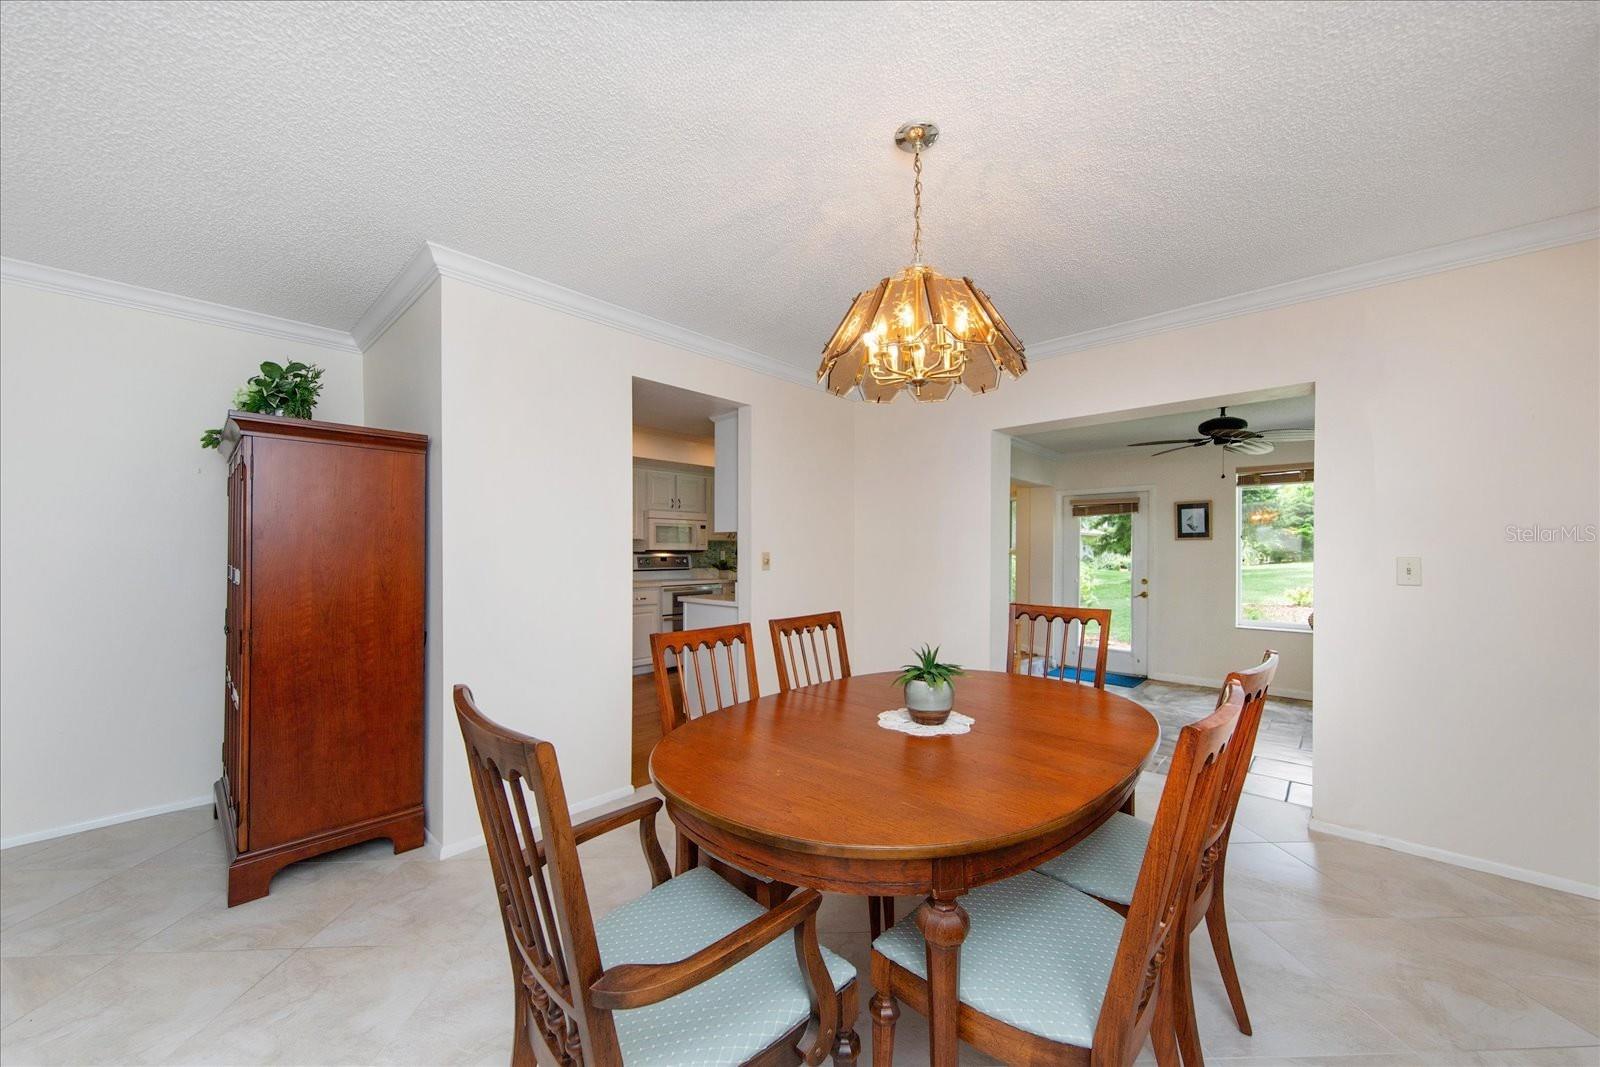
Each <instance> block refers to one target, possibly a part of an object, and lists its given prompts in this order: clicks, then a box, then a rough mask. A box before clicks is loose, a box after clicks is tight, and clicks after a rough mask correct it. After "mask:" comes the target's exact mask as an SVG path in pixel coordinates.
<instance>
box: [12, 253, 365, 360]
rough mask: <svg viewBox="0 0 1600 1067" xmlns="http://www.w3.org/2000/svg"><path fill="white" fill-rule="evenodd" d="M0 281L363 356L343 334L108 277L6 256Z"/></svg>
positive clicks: (348, 336)
mask: <svg viewBox="0 0 1600 1067" xmlns="http://www.w3.org/2000/svg"><path fill="white" fill-rule="evenodd" d="M0 280H3V281H7V282H14V283H16V284H17V285H26V286H29V287H31V288H34V289H43V290H45V291H46V292H51V293H65V294H66V295H68V296H81V297H87V298H88V299H90V300H100V301H103V302H105V303H107V304H116V305H117V306H119V307H127V308H136V309H138V310H140V311H153V312H156V313H157V314H160V315H173V316H176V317H177V318H180V319H191V320H193V321H195V322H204V323H209V324H210V325H212V326H227V327H229V328H231V329H235V330H246V331H248V332H250V333H259V334H264V335H265V336H267V337H277V338H281V339H282V340H285V341H299V342H301V343H302V344H308V345H320V346H322V347H323V348H334V349H338V350H339V351H341V352H354V353H360V351H361V349H359V348H357V347H356V342H355V339H354V338H353V337H351V336H350V334H349V333H347V332H345V331H344V330H335V329H331V328H329V327H327V326H314V325H312V324H311V323H309V322H298V321H296V320H294V319H284V318H279V317H278V316H276V315H263V314H262V313H261V312H259V311H248V310H246V309H245V308H237V307H232V306H230V305H228V304H215V303H212V302H211V301H209V300H196V299H195V298H194V297H189V296H179V295H178V294H177V293H168V292H163V291H162V290H160V289H146V288H144V287H143V286H138V285H129V284H127V283H126V282H115V281H112V280H111V279H109V278H97V277H95V276H94V275H92V274H79V273H78V272H77V271H71V270H62V269H61V268H59V267H46V266H44V265H43V264H41V263H29V262H27V261H26V260H21V259H12V258H10V257H9V256H7V257H4V258H0Z"/></svg>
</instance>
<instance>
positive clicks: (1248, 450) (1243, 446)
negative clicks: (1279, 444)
mask: <svg viewBox="0 0 1600 1067" xmlns="http://www.w3.org/2000/svg"><path fill="white" fill-rule="evenodd" d="M1222 447H1223V448H1225V449H1226V450H1228V451H1229V452H1233V453H1236V454H1238V455H1241V456H1264V455H1266V454H1267V453H1268V452H1271V451H1272V449H1273V445H1272V442H1271V441H1263V440H1261V438H1259V437H1242V438H1239V439H1238V440H1235V441H1229V442H1228V443H1227V444H1225V445H1223V446H1222Z"/></svg>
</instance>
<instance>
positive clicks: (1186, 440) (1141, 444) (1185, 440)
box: [1128, 437, 1211, 448]
mask: <svg viewBox="0 0 1600 1067" xmlns="http://www.w3.org/2000/svg"><path fill="white" fill-rule="evenodd" d="M1210 440H1211V438H1209V437H1174V438H1173V439H1172V440H1170V441H1135V442H1134V443H1133V444H1131V445H1129V446H1128V447H1129V448H1145V447H1147V446H1149V445H1203V444H1205V443H1206V442H1207V441H1210Z"/></svg>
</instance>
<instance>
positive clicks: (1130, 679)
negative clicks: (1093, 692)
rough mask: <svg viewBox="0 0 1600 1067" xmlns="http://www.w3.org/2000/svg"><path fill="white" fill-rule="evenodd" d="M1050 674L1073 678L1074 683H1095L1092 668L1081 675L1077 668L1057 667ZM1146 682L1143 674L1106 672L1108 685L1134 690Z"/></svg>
mask: <svg viewBox="0 0 1600 1067" xmlns="http://www.w3.org/2000/svg"><path fill="white" fill-rule="evenodd" d="M1049 674H1050V677H1052V678H1071V679H1073V680H1074V681H1085V682H1092V681H1094V670H1093V669H1092V668H1086V669H1084V670H1083V671H1082V672H1081V673H1080V672H1079V671H1078V668H1076V667H1057V668H1056V669H1055V670H1053V671H1050V672H1049ZM1144 680H1145V676H1144V675H1142V674H1113V673H1112V672H1110V671H1107V672H1106V684H1107V685H1118V686H1122V687H1123V688H1124V689H1132V688H1133V687H1134V686H1136V685H1138V684H1140V683H1141V682H1143V681H1144Z"/></svg>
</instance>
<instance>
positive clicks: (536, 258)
mask: <svg viewBox="0 0 1600 1067" xmlns="http://www.w3.org/2000/svg"><path fill="white" fill-rule="evenodd" d="M1597 10H1600V8H1597V5H1596V4H1594V3H1591V2H1582V3H1399V4H1366V3H1360V4H1336V3H1298V2H1296V3H1279V4H1258V3H1251V4H1222V3H1197V4H1186V5H1180V6H1172V5H1163V4H1149V3H1134V4H1120V3H1118V4H1110V3H1108V4H1093V5H1057V4H1035V3H1021V4H1010V3H1007V4H977V5H971V6H956V5H940V6H933V5H924V4H871V5H869V4H836V3H823V4H809V5H778V4H761V5H745V4H675V3H668V4H628V5H622V4H601V3H541V4H521V3H355V2H349V0H328V2H305V3H278V4H243V3H210V2H193V3H191V2H184V3H137V4H133V3H127V4H85V3H32V2H8V3H6V4H5V5H4V14H3V27H0V29H3V36H0V68H3V71H0V149H3V160H0V163H3V166H0V183H3V184H0V196H3V204H0V207H3V223H0V241H3V247H4V252H5V254H6V255H9V256H13V257H16V258H19V259H24V260H31V261H35V262H39V263H43V264H47V265H50V266H56V267H63V268H66V269H69V270H75V271H81V272H84V273H88V274H94V275H99V276H103V277H108V278H112V279H115V280H118V281H124V282H129V283H133V284H137V285H143V286H149V287H153V288H157V289H163V290H169V291H172V292H177V293H182V294H184V295H188V296H194V297H200V298H204V299H208V300H213V301H218V302H221V303H225V304H231V305H236V306H240V307H245V308H250V309H253V310H257V311H262V312H267V313H271V314H276V315H282V316H286V317H289V318H293V319H299V320H303V321H307V322H312V323H316V324H319V325H324V326H332V327H337V328H340V329H348V328H349V327H350V326H352V325H353V324H354V323H355V322H356V320H357V319H358V318H359V317H360V315H361V313H362V312H363V311H364V310H365V309H366V307H367V306H368V304H369V303H370V302H371V301H372V300H373V299H374V298H375V297H376V296H377V295H378V293H379V292H380V291H381V290H382V289H383V287H384V285H385V284H386V283H387V282H388V281H389V280H390V279H391V278H392V277H393V276H394V275H395V274H396V273H397V272H398V271H399V270H400V269H401V267H402V266H404V265H405V263H406V262H407V260H408V259H409V258H410V257H411V255H412V254H413V252H415V251H416V249H417V247H418V245H419V243H420V242H421V241H423V240H424V239H431V240H434V241H438V242H440V243H441V244H444V245H446V246H449V247H452V248H457V249H460V250H462V251H465V252H469V253H472V254H474V255H477V256H481V257H483V258H485V259H488V260H491V261H494V262H497V263H502V264H505V265H506V266H509V267H512V268H515V269H517V270H520V271H523V272H526V273H528V274H532V275H535V276H537V277H540V278H544V279H547V280H549V281H552V282H556V283H558V284H560V285H563V286H567V287H569V288H572V289H576V290H578V291H580V292H584V293H588V294H591V295H593V296H597V297H600V298H603V299H605V300H608V301H611V302H613V303H616V304H620V305H623V306H625V307H628V308H632V309H635V310H637V311H641V312H644V313H646V314H649V315H652V316H655V317H658V318H660V319H664V320H666V321H668V322H672V323H676V324H679V325H682V326H685V327H688V328H690V329H693V330H698V331H700V332H702V333H705V334H708V335H710V336H712V337H716V338H720V339H723V340H726V341H730V342H733V343H735V344H739V345H743V346H744V347H746V348H750V349H753V350H756V351H758V352H762V353H765V354H767V355H770V356H774V357H778V358H781V359H784V360H788V361H791V362H792V363H794V364H795V365H797V366H801V367H804V368H806V369H810V368H812V367H813V366H814V364H815V360H816V358H817V352H818V351H819V349H820V347H821V345H822V342H823V341H824V340H825V339H826V338H827V336H828V334H829V332H830V331H831V330H832V328H833V327H834V325H835V323H836V321H837V319H838V318H839V316H840V315H842V314H843V312H844V309H845V307H846V305H847V304H848V302H849V299H850V298H851V297H852V296H853V295H854V294H855V292H856V290H857V289H859V288H861V287H864V286H866V285H868V284H870V283H872V282H874V281H876V280H877V279H878V278H879V277H881V276H882V275H884V274H885V273H887V272H889V271H891V270H893V269H895V268H897V267H898V266H900V265H901V264H902V263H903V262H904V261H905V260H906V258H907V255H908V250H909V249H908V246H909V232H908V231H909V224H908V218H907V216H908V214H909V206H910V205H909V194H910V177H911V176H910V169H909V159H908V157H906V156H905V155H904V154H902V153H901V152H899V151H897V150H896V149H895V148H894V147H893V145H892V143H891V140H890V135H891V133H892V132H893V130H894V129H895V127H896V126H898V125H899V124H900V123H901V122H902V121H904V120H906V119H909V118H923V117H926V118H930V119H933V120H934V121H936V122H938V123H939V125H940V126H941V127H942V129H943V131H944V136H943V139H942V140H941V141H940V143H939V145H938V146H937V147H936V148H935V149H934V151H933V152H932V154H931V155H930V156H929V158H928V175H927V185H926V191H927V199H926V209H925V219H926V235H927V248H928V252H929V258H930V260H931V261H932V262H933V263H934V264H935V265H936V266H939V267H941V268H942V269H944V270H946V271H948V272H951V273H962V274H969V275H971V276H972V277H974V278H975V279H977V280H978V281H979V283H980V284H982V285H983V286H984V287H985V288H987V289H988V290H989V291H990V293H991V294H992V295H993V296H994V297H995V299H996V301H997V303H998V304H999V306H1000V308H1001V310H1002V311H1004V312H1005V313H1006V315H1007V317H1008V318H1009V319H1010V320H1011V322H1012V324H1013V325H1014V326H1015V327H1016V328H1017V330H1018V332H1019V333H1020V334H1021V335H1022V336H1023V338H1024V339H1025V340H1029V341H1035V342H1037V341H1042V340H1045V339H1049V338H1054V337H1058V336H1061V335H1064V334H1068V333H1075V332H1078V331H1081V330H1086V329H1091V328H1094V327H1098V326H1103V325H1107V324H1110V323H1115V322H1121V321H1124V320H1127V319H1130V318H1135V317H1138V316H1142V315H1145V314H1150V313H1153V312H1157V311H1162V310H1166V309H1170V308H1174V307H1179V306H1183V305H1187V304H1191V303H1195V302H1198V301H1203V300H1208V299H1212V298H1216V297H1220V296H1225V295H1229V294H1233V293H1239V292H1243V291H1247V290H1251V289H1255V288H1258V287H1261V286H1265V285H1269V284H1273V283H1277V282H1282V281H1286V280H1289V279H1293V278H1299V277H1304V276H1307V275H1311V274H1316V273H1320V272H1323V271H1328V270H1333V269H1337V268H1340V267H1344V266H1349V265H1353V264H1358V263H1364V262H1368V261H1371V260H1374V259H1379V258H1383V257H1387V256H1391V255H1397V254H1401V253H1405V252H1409V251H1413V250H1416V249H1420V248H1426V247H1430V246H1433V245H1437V244H1442V243H1445V242H1448V241H1452V240H1458V239H1462V238H1466V237H1471V236H1476V235H1480V234H1485V233H1491V232H1494V231H1497V230H1502V229H1506V228H1509V227H1513V226H1517V225H1521V224H1525V223H1529V222H1534V221H1538V220H1542V219H1548V218H1552V217H1555V216H1559V215H1565V214H1568V213H1571V212H1575V211H1580V210H1584V209H1587V208H1591V207H1593V206H1595V205H1596V204H1597V203H1600V187H1597V174H1596V158H1597V152H1600V135H1597V126H1600V122H1597V107H1600V105H1597V99H1596V84H1597V77H1600V69H1597V58H1596V57H1597V52H1600V44H1597V24H1600V17H1597Z"/></svg>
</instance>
